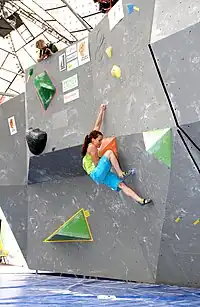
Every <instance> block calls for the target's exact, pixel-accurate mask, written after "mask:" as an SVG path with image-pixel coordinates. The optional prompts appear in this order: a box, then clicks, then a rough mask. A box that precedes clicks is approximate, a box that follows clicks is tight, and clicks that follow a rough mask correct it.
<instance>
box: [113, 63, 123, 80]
mask: <svg viewBox="0 0 200 307" xmlns="http://www.w3.org/2000/svg"><path fill="white" fill-rule="evenodd" d="M111 75H112V76H113V77H115V78H118V79H119V78H120V77H121V69H120V68H119V66H117V65H113V68H112V70H111Z"/></svg>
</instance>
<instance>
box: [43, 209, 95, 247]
mask: <svg viewBox="0 0 200 307" xmlns="http://www.w3.org/2000/svg"><path fill="white" fill-rule="evenodd" d="M72 241H75V242H80V241H93V238H92V234H91V231H90V227H89V224H88V221H87V215H86V214H85V211H84V209H81V210H79V211H78V212H77V213H76V214H75V215H73V216H72V217H71V218H70V219H69V220H68V221H66V222H65V223H64V224H63V225H61V227H60V228H59V229H57V230H56V231H55V232H54V233H53V234H52V235H50V236H49V237H48V238H47V239H45V240H44V242H72Z"/></svg>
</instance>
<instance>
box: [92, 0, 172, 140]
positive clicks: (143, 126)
mask: <svg viewBox="0 0 200 307" xmlns="http://www.w3.org/2000/svg"><path fill="white" fill-rule="evenodd" d="M123 3H124V15H125V17H124V19H123V20H122V21H121V22H120V23H119V24H118V25H117V26H116V27H115V28H114V29H113V30H112V31H110V30H109V25H108V19H107V18H104V19H103V21H102V22H101V24H99V25H98V26H97V27H96V28H95V29H94V30H93V32H92V33H91V56H92V63H93V66H92V67H93V78H94V96H95V101H96V102H97V103H98V104H100V103H101V102H104V103H108V110H107V114H106V117H105V131H106V133H108V134H115V135H117V136H118V135H127V134H131V133H138V132H142V131H145V130H151V129H155V128H159V127H162V128H163V127H169V126H170V127H171V126H173V125H174V123H173V120H172V116H171V112H170V110H169V107H168V103H167V100H166V97H165V94H164V92H163V89H162V87H161V83H160V80H159V78H158V75H157V72H156V70H155V67H154V63H153V60H152V57H151V55H150V52H149V49H148V43H149V37H150V28H151V23H152V14H153V8H154V1H153V0H151V1H148V3H147V2H146V1H138V2H137V1H136V3H134V4H135V5H136V6H138V7H139V8H140V12H139V13H138V12H134V13H133V14H132V15H128V13H127V8H126V4H127V3H129V2H128V1H123ZM108 46H112V47H113V57H112V58H111V59H109V58H108V57H107V55H106V53H105V50H106V48H107V47H108ZM113 64H115V65H118V66H119V67H120V68H121V72H122V76H121V78H120V79H115V78H113V77H112V76H111V69H112V66H113ZM119 89H120V90H119ZM119 114H120V116H119Z"/></svg>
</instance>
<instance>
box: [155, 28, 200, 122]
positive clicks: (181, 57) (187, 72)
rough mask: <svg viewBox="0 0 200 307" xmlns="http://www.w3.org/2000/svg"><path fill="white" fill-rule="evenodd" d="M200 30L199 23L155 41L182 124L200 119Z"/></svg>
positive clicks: (157, 53) (166, 82)
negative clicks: (199, 80) (199, 79)
mask: <svg viewBox="0 0 200 307" xmlns="http://www.w3.org/2000/svg"><path fill="white" fill-rule="evenodd" d="M199 33H200V25H199V24H196V25H194V26H191V27H189V28H187V29H185V30H183V31H180V32H177V33H175V34H173V35H171V36H169V37H167V38H165V39H163V40H161V41H158V42H156V43H154V44H153V45H152V47H153V50H154V53H155V56H156V58H157V61H158V65H159V68H160V71H161V74H162V78H163V80H164V83H165V85H166V87H167V91H168V94H169V97H170V100H171V102H172V106H173V109H174V111H175V114H176V117H177V119H178V121H179V124H187V123H192V122H197V121H199V119H200V109H199V95H200V87H199V82H198V78H199V69H200V53H199V47H200V42H199Z"/></svg>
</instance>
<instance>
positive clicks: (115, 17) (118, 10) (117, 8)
mask: <svg viewBox="0 0 200 307" xmlns="http://www.w3.org/2000/svg"><path fill="white" fill-rule="evenodd" d="M122 18H124V10H123V3H122V0H119V1H118V2H117V3H116V4H115V5H114V6H113V7H112V8H111V10H110V11H109V12H108V20H109V25H110V31H111V30H112V29H113V28H114V27H115V26H116V25H117V24H118V23H119V22H120V20H121V19H122Z"/></svg>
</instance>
